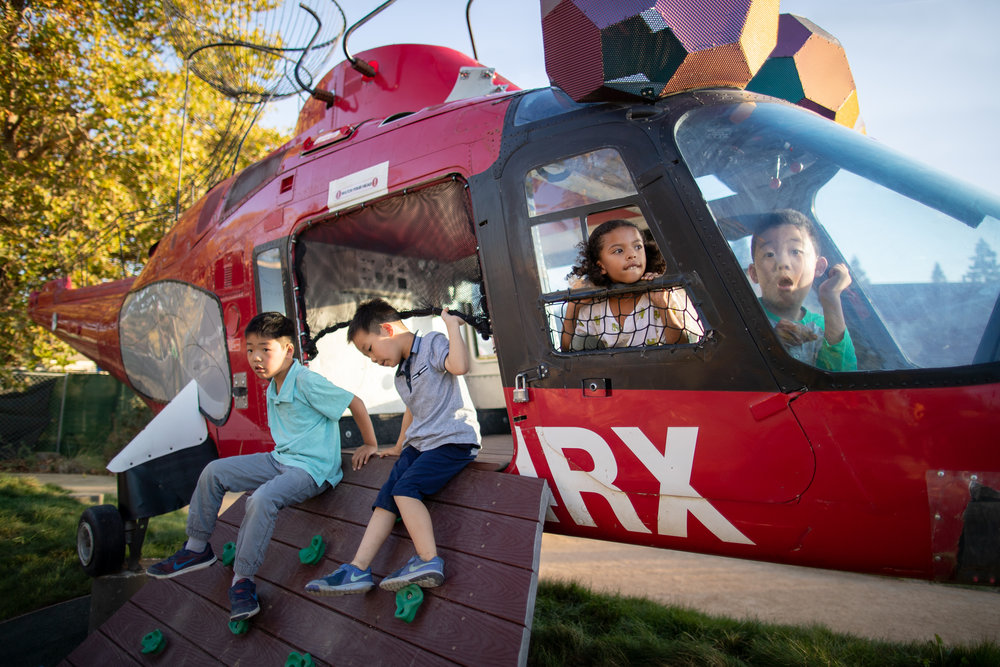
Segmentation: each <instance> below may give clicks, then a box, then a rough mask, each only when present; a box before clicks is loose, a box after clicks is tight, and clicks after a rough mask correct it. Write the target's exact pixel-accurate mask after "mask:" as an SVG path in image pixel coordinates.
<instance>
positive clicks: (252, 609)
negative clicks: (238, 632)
mask: <svg viewBox="0 0 1000 667" xmlns="http://www.w3.org/2000/svg"><path fill="white" fill-rule="evenodd" d="M229 608H230V612H229V620H230V621H245V620H246V619H248V618H250V617H251V616H256V615H257V612H259V611H260V602H258V601H257V584H255V583H253V582H252V581H250V580H249V579H240V580H239V581H237V582H236V583H235V584H233V587H232V588H230V589H229Z"/></svg>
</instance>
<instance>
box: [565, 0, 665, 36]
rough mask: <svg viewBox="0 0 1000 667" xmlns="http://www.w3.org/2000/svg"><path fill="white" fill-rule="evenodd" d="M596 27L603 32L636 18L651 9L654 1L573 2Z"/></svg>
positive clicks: (582, 0) (587, 0) (599, 0)
mask: <svg viewBox="0 0 1000 667" xmlns="http://www.w3.org/2000/svg"><path fill="white" fill-rule="evenodd" d="M572 2H573V4H574V5H576V6H577V8H578V9H579V10H580V11H581V12H583V13H584V14H585V15H586V16H587V18H589V19H590V20H591V21H593V23H594V25H596V26H597V27H598V28H600V29H601V30H603V29H604V28H607V27H608V26H609V25H612V24H614V23H618V22H619V21H623V20H624V19H627V18H629V17H631V16H636V15H638V14H641V13H642V12H644V11H646V10H647V9H650V8H651V7H652V6H653V0H616V1H615V2H608V0H572Z"/></svg>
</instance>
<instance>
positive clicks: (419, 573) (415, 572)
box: [379, 555, 444, 591]
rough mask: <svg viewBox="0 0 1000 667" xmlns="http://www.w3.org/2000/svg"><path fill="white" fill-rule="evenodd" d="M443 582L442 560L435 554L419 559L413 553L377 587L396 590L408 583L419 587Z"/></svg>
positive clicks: (429, 586)
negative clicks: (411, 556)
mask: <svg viewBox="0 0 1000 667" xmlns="http://www.w3.org/2000/svg"><path fill="white" fill-rule="evenodd" d="M443 583H444V561H443V560H441V558H440V557H438V556H435V557H434V558H431V559H430V560H421V559H420V556H416V555H414V556H413V558H411V559H410V560H409V561H407V563H406V565H404V566H403V567H401V568H399V569H398V570H396V571H395V572H393V573H392V574H390V575H389V576H388V577H386V578H385V579H383V580H382V581H381V582H380V583H379V587H380V588H382V589H383V590H387V591H398V590H399V589H401V588H406V587H407V586H409V585H410V584H416V585H417V586H420V587H421V588H434V587H435V586H440V585H441V584H443Z"/></svg>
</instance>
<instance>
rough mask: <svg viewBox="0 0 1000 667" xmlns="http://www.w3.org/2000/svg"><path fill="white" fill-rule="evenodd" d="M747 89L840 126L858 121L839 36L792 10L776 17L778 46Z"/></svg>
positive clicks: (851, 83) (856, 96)
mask: <svg viewBox="0 0 1000 667" xmlns="http://www.w3.org/2000/svg"><path fill="white" fill-rule="evenodd" d="M747 90H752V91H754V92H757V93H763V94H765V95H771V96H773V97H780V98H781V99H783V100H788V101H789V102H794V103H795V104H798V105H799V106H802V107H805V108H806V109H811V110H812V111H815V112H816V113H818V114H821V115H823V116H826V117H827V118H830V119H831V120H834V121H836V122H838V123H840V124H841V125H845V126H847V127H850V128H855V127H857V128H858V129H860V130H862V131H863V124H862V123H860V107H859V106H858V93H857V90H856V88H855V85H854V77H853V76H852V75H851V68H850V66H849V65H848V64H847V54H846V53H845V52H844V47H843V46H841V44H840V42H839V41H838V40H837V38H836V37H834V36H833V35H831V34H830V33H828V32H826V31H825V30H823V29H822V28H820V27H819V26H817V25H816V24H815V23H813V22H811V21H809V20H808V19H804V18H802V17H801V16H795V15H794V14H782V15H781V16H780V17H779V18H778V44H777V46H775V47H774V51H772V52H771V55H770V57H769V58H768V59H767V62H765V63H764V66H763V67H761V68H760V71H759V72H757V75H756V76H755V77H754V78H753V79H752V80H751V81H750V83H749V84H747Z"/></svg>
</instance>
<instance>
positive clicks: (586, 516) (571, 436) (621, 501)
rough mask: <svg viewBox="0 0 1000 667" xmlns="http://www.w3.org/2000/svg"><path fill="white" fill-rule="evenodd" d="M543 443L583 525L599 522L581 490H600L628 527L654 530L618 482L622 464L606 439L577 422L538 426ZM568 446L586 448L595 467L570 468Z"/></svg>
mask: <svg viewBox="0 0 1000 667" xmlns="http://www.w3.org/2000/svg"><path fill="white" fill-rule="evenodd" d="M535 433H537V434H538V442H539V443H541V445H542V451H543V452H544V454H545V459H546V460H547V461H548V464H549V470H551V471H552V480H553V482H555V485H556V487H557V488H558V489H559V493H560V494H561V495H562V499H563V502H564V503H565V504H566V509H567V510H569V513H570V516H571V517H572V518H573V521H575V522H576V523H577V525H580V526H596V525H597V524H595V523H594V519H593V518H592V517H591V516H590V513H589V512H588V511H587V506H586V505H585V504H584V502H583V496H582V495H581V492H583V491H589V492H591V493H597V494H600V495H601V496H603V497H604V498H605V499H607V501H608V503H609V504H610V505H611V509H612V510H614V513H615V516H617V517H618V521H620V522H621V524H622V526H624V527H625V530H628V531H631V532H633V533H650V532H652V531H650V530H649V529H648V528H647V527H646V526H645V525H644V524H643V523H642V521H641V520H640V519H639V515H638V514H636V511H635V507H633V506H632V503H631V502H630V501H629V499H628V494H626V493H625V492H623V491H622V490H621V489H619V488H618V487H616V486H615V485H614V481H615V478H616V477H618V464H617V463H616V462H615V457H614V454H613V453H612V452H611V448H610V447H609V446H608V443H607V442H605V441H604V439H603V438H602V437H601V436H599V435H597V434H596V433H594V432H593V431H590V430H588V429H585V428H579V427H576V426H546V427H544V428H543V427H537V428H535ZM564 449H582V450H584V451H586V452H587V453H588V454H590V456H591V458H593V459H594V469H593V470H590V471H586V470H570V468H569V462H568V461H567V460H566V456H565V454H564V453H563V450H564Z"/></svg>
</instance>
